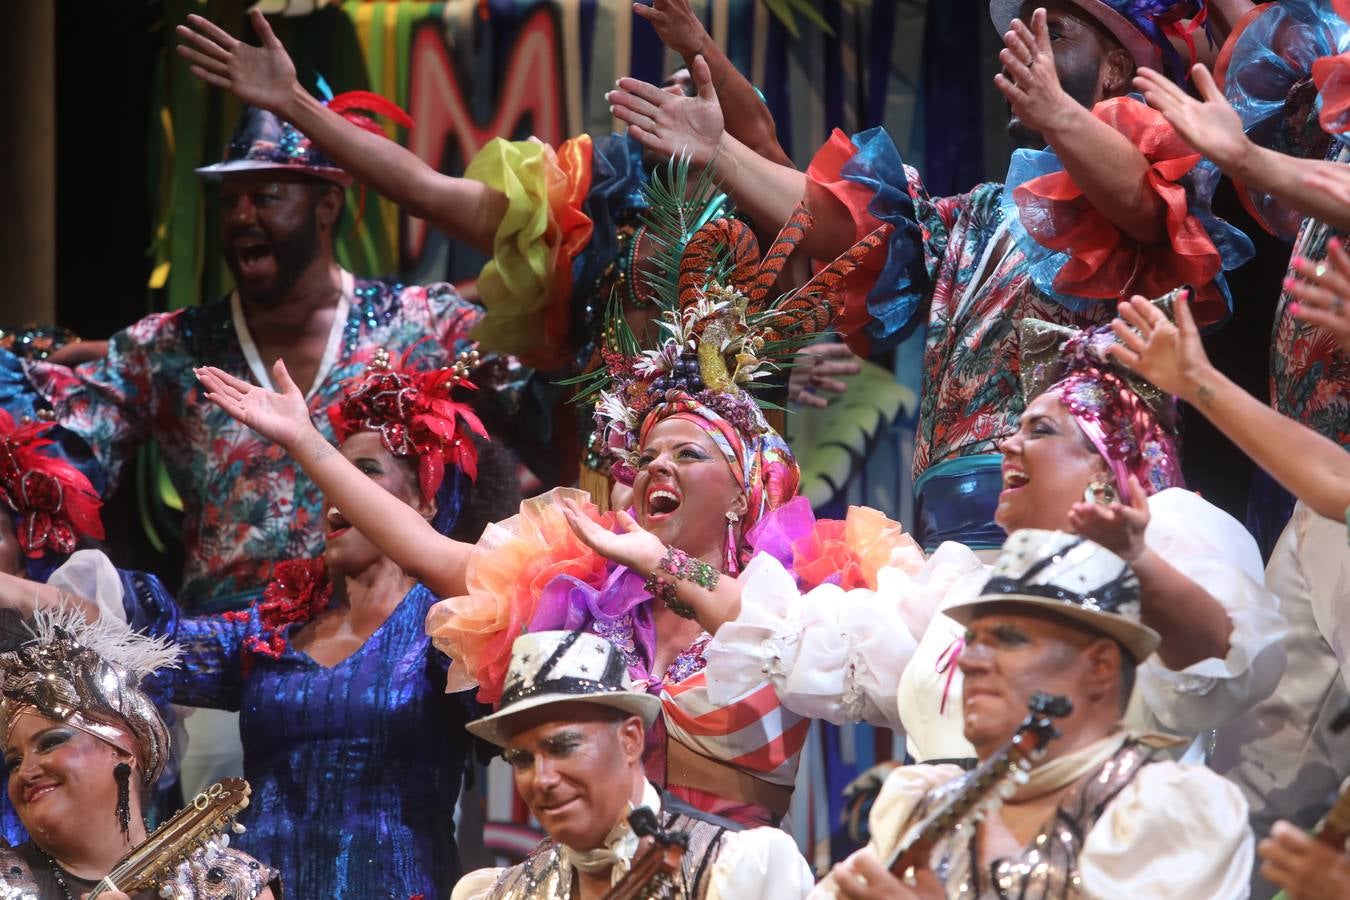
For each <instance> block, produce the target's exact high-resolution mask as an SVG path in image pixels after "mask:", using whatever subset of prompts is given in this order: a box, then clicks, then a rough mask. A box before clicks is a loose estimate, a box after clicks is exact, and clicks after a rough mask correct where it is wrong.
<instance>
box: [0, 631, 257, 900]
mask: <svg viewBox="0 0 1350 900" xmlns="http://www.w3.org/2000/svg"><path fill="white" fill-rule="evenodd" d="M177 659H178V649H177V648H175V647H173V646H172V645H170V644H168V643H167V642H165V641H162V640H157V639H153V638H149V637H146V636H144V635H140V634H137V633H135V632H133V631H131V630H130V629H129V628H128V627H127V626H126V624H125V623H122V622H118V621H116V620H115V619H113V618H103V619H100V620H98V621H97V622H92V623H90V622H87V621H86V619H85V617H84V614H83V612H82V611H80V610H77V609H75V608H66V609H65V610H60V609H43V610H39V611H37V612H36V613H35V615H34V617H33V625H32V629H31V630H29V628H28V627H27V623H25V622H24V621H22V620H21V619H20V618H19V617H18V616H16V615H15V614H14V613H12V612H6V613H5V614H4V616H3V618H0V695H3V700H2V701H0V720H2V721H3V724H4V753H5V769H6V770H7V772H8V773H9V781H8V788H9V790H8V795H9V800H10V802H11V803H12V804H13V805H14V808H15V809H16V810H18V813H19V818H20V819H21V820H22V822H23V824H24V826H25V827H26V828H27V829H28V833H29V834H30V835H31V838H30V839H29V840H28V841H27V842H26V843H23V844H20V845H19V846H18V847H15V848H14V851H13V856H11V857H10V858H8V859H7V860H6V862H7V865H6V866H4V867H3V868H0V893H3V896H5V897H11V896H14V897H32V898H36V900H76V898H79V897H83V896H86V892H90V891H93V892H94V894H93V895H97V896H102V897H116V896H124V895H118V894H115V893H111V892H109V893H102V892H100V891H99V888H101V887H103V885H102V884H101V880H102V879H103V878H104V877H105V876H107V875H108V874H109V873H110V872H111V871H112V869H113V867H114V865H115V864H116V863H117V862H118V861H119V860H120V859H122V858H123V857H124V856H125V855H126V854H127V853H128V852H129V851H131V850H132V849H133V848H135V847H137V846H138V845H140V844H141V843H142V842H144V841H145V840H146V837H147V831H146V826H145V822H144V820H143V818H142V810H143V803H144V800H145V798H146V796H148V795H149V793H150V792H151V790H152V789H153V788H154V786H155V782H156V781H158V780H159V777H160V774H161V773H162V772H163V771H164V766H165V763H166V762H167V760H168V758H169V751H170V747H169V732H168V729H167V728H166V727H165V724H164V720H163V719H161V718H160V715H159V712H158V711H157V710H156V708H155V704H154V702H153V701H152V700H151V699H150V697H149V695H148V694H146V692H145V689H144V682H145V681H146V680H147V679H149V678H151V677H152V676H154V674H155V672H156V671H157V670H162V669H164V668H171V667H172V666H174V665H176V661H177ZM226 843H227V842H222V841H220V840H219V839H217V840H213V841H212V842H211V843H210V844H208V845H206V846H205V847H204V848H203V849H200V850H197V851H196V852H194V853H192V855H191V856H189V857H188V859H187V861H186V862H184V863H182V864H181V865H180V866H179V867H178V869H177V871H176V872H175V873H174V874H173V875H172V877H171V878H169V879H168V880H167V881H166V882H165V883H164V884H163V885H162V887H161V891H160V893H159V896H162V897H170V898H182V900H188V898H217V897H234V898H237V900H253V898H262V900H272V898H276V900H280V898H281V885H280V880H279V877H278V874H277V872H276V870H274V869H271V868H269V867H268V866H265V865H263V864H261V863H259V862H258V861H256V860H254V859H253V858H251V857H249V856H247V855H245V854H243V853H240V852H239V851H237V850H234V849H226ZM5 890H8V891H10V893H5V892H4V891H5ZM25 891H27V893H25ZM91 896H92V895H91ZM153 896H155V894H153V893H151V892H146V893H144V894H140V895H138V896H137V900H149V898H151V897H153Z"/></svg>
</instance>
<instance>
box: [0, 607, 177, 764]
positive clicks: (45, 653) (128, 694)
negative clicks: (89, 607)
mask: <svg viewBox="0 0 1350 900" xmlns="http://www.w3.org/2000/svg"><path fill="white" fill-rule="evenodd" d="M180 653H181V651H180V649H179V648H178V647H177V646H175V645H174V644H172V643H170V642H169V641H167V640H165V639H163V638H152V637H148V636H146V635H143V634H140V633H138V632H136V631H134V630H133V629H132V628H131V627H130V626H128V625H127V624H126V623H125V622H121V621H118V620H117V619H114V618H111V617H108V616H103V617H100V618H99V619H97V620H95V621H93V622H90V621H87V620H86V619H85V616H84V611H83V610H82V609H80V608H79V607H76V606H73V605H63V606H61V607H57V608H51V609H40V610H38V611H37V612H36V613H34V615H33V617H32V621H31V622H26V621H23V620H22V619H19V618H18V617H17V615H14V614H11V615H9V616H5V617H4V619H3V620H0V695H2V696H3V699H0V717H3V719H4V724H5V734H6V735H8V733H9V731H10V729H11V728H13V725H14V722H15V720H16V719H17V718H18V716H20V715H21V714H23V713H25V712H36V713H37V714H39V715H41V716H44V717H45V718H48V719H51V720H53V721H58V722H65V723H67V724H69V725H72V726H74V727H76V728H79V729H81V730H83V731H86V732H88V733H90V734H92V735H94V736H95V737H98V738H100V739H102V740H105V741H107V742H108V743H110V744H112V745H114V746H116V747H119V748H120V749H123V750H125V751H127V752H129V753H132V754H133V755H135V756H137V757H138V758H139V759H140V760H141V761H142V763H143V771H142V773H141V774H142V778H143V779H144V781H145V782H146V784H153V783H154V782H155V781H157V780H158V779H159V776H160V774H161V773H162V772H163V770H164V764H165V762H166V761H167V760H168V757H169V734H168V729H167V728H165V725H164V720H163V719H162V718H161V717H160V714H159V711H158V710H157V709H156V708H155V704H154V702H153V701H152V700H151V699H150V697H149V696H148V695H147V694H146V693H145V690H144V689H143V686H142V685H143V682H144V680H145V679H146V678H148V677H149V676H150V675H152V674H154V673H155V672H156V671H158V670H159V669H163V668H174V667H176V666H177V664H178V657H179V655H180Z"/></svg>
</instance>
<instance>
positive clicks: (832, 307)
mask: <svg viewBox="0 0 1350 900" xmlns="http://www.w3.org/2000/svg"><path fill="white" fill-rule="evenodd" d="M713 179H714V176H713V172H712V170H711V169H704V170H703V172H702V173H701V174H699V175H698V177H697V178H696V179H694V180H693V181H692V183H691V181H690V177H689V164H688V161H687V160H679V161H676V160H672V161H671V163H670V164H669V166H667V167H666V169H665V171H664V172H661V171H658V172H657V173H656V174H655V175H654V176H653V178H652V179H651V181H650V183H649V185H648V187H647V199H648V202H649V208H648V211H647V213H646V216H645V225H646V228H647V233H648V235H649V236H650V237H649V239H650V240H651V241H652V242H653V246H654V247H655V252H654V254H653V255H652V257H651V259H650V260H649V261H648V263H647V264H646V265H645V267H644V270H643V271H641V274H640V276H639V277H642V278H643V279H644V280H645V281H646V283H647V285H648V287H649V288H650V290H651V293H652V294H653V296H654V297H655V302H656V304H657V305H658V306H659V307H660V309H661V314H660V328H661V335H660V339H659V343H658V345H657V346H656V347H655V348H653V349H649V350H642V349H640V348H639V345H638V341H637V339H636V338H635V337H634V335H633V334H632V332H631V330H630V329H629V328H628V325H627V323H626V321H625V320H624V318H623V315H622V309H621V308H620V306H619V304H618V303H616V302H613V301H611V303H610V307H609V314H608V319H607V324H606V333H605V343H604V347H603V349H602V351H601V352H602V355H603V358H604V367H603V368H602V369H600V370H597V371H596V372H593V373H590V374H588V375H586V376H583V377H582V378H579V379H576V382H575V383H577V384H579V386H580V390H579V391H578V399H579V400H583V401H593V402H594V404H595V417H596V432H595V436H594V438H593V440H594V441H596V442H597V445H598V448H599V449H602V450H603V451H604V452H605V453H607V454H608V455H609V456H610V458H611V460H612V462H613V465H612V468H611V474H613V475H614V476H615V477H616V478H617V479H619V480H620V481H624V482H631V481H632V478H633V476H634V475H635V473H636V463H637V455H638V448H639V447H640V446H641V444H642V441H643V437H644V436H645V435H646V433H647V431H648V430H649V429H650V428H651V427H652V426H653V425H655V424H656V423H657V422H658V421H660V420H662V419H665V418H668V417H669V416H672V415H685V416H687V417H692V418H699V419H702V420H704V421H703V423H701V424H703V425H704V427H705V429H707V430H708V431H709V433H710V434H712V435H713V437H714V439H715V440H717V442H718V444H719V446H721V447H722V449H723V452H724V453H726V454H727V456H728V461H729V462H730V463H731V465H732V470H733V472H736V473H737V475H738V478H739V479H740V481H741V484H742V486H743V487H745V488H746V490H747V493H748V494H749V495H750V509H751V513H750V517H751V520H752V521H753V520H754V519H757V518H758V517H759V515H760V514H762V512H763V510H764V509H765V508H772V507H775V506H778V505H780V504H781V503H785V502H786V501H787V500H789V499H791V498H792V496H793V495H794V494H795V493H796V487H797V480H798V474H797V467H796V462H795V460H793V458H792V454H791V452H790V451H789V450H788V448H787V445H786V443H784V442H783V439H782V438H781V437H780V436H779V435H778V434H777V433H776V432H774V431H773V429H772V428H770V427H769V425H768V423H767V422H766V421H765V419H764V415H763V413H762V412H761V410H760V404H759V403H758V402H757V401H756V399H755V397H754V396H753V394H752V393H751V392H752V391H753V390H754V389H755V388H756V387H758V386H759V384H760V382H761V381H762V380H763V379H764V378H765V377H766V376H767V375H769V374H770V373H772V372H774V371H776V370H777V371H781V370H785V369H786V368H787V367H788V366H790V365H791V360H792V357H793V356H794V355H795V353H796V352H797V350H798V349H800V348H801V346H802V345H803V344H805V343H807V342H809V341H810V340H812V339H813V338H815V337H816V336H818V335H819V334H820V333H822V332H824V331H826V330H828V329H829V327H830V325H831V323H832V322H833V321H834V320H835V318H836V317H837V315H838V313H839V311H840V304H841V303H842V300H841V297H840V295H839V293H838V290H839V288H840V286H841V282H842V281H843V279H844V277H845V276H846V275H848V273H849V272H851V271H853V270H854V269H855V268H857V267H858V265H859V264H860V263H861V262H862V261H863V260H864V259H865V258H866V257H867V255H868V254H869V253H871V252H872V250H874V249H875V248H876V247H878V246H880V245H882V244H883V243H885V241H886V238H887V237H888V235H889V234H890V231H891V226H889V225H882V226H881V227H880V228H878V229H877V230H876V231H874V232H872V233H871V234H869V235H868V236H867V237H865V238H864V239H863V240H861V241H859V242H858V243H857V244H855V245H854V246H853V247H851V248H850V249H849V250H847V251H846V252H845V253H844V254H843V255H841V256H840V257H839V258H838V259H836V260H835V261H834V262H832V263H830V264H829V265H828V266H826V267H824V268H823V269H821V270H820V271H819V272H818V273H817V274H816V275H815V276H814V277H812V278H811V279H810V280H809V281H808V282H807V283H806V284H804V285H802V286H801V287H799V288H797V289H796V290H793V291H789V292H787V293H778V292H777V291H776V290H775V285H776V284H777V282H778V278H779V275H780V274H781V273H782V271H783V267H784V265H785V264H786V262H787V260H788V258H789V257H790V256H791V255H792V252H793V250H794V249H795V248H796V246H797V243H798V242H799V241H800V240H801V239H802V237H803V236H804V235H805V234H806V233H807V232H808V231H809V230H810V229H811V227H812V225H813V219H812V216H811V215H810V213H808V212H807V211H806V209H805V208H804V207H801V206H798V207H797V209H796V211H795V212H794V213H793V214H792V216H791V217H790V218H789V219H788V221H787V224H785V225H784V226H783V229H782V231H781V232H780V233H779V234H778V237H777V238H776V239H775V240H774V242H773V244H772V245H771V246H770V248H769V251H768V253H766V254H764V255H763V256H762V257H761V255H760V252H759V243H758V241H757V240H756V238H755V235H754V232H753V231H752V230H751V228H750V226H749V225H747V224H746V223H745V222H743V221H741V220H739V219H736V218H730V217H723V218H718V219H714V220H713V221H711V222H707V223H706V224H701V225H697V226H696V223H697V222H698V215H699V212H700V211H701V210H703V209H704V208H706V206H707V203H708V199H709V197H710V196H711V195H712V194H713V193H714V191H715V190H716V188H715V183H714V180H713ZM747 527H748V524H747Z"/></svg>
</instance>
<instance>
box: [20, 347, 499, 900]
mask: <svg viewBox="0 0 1350 900" xmlns="http://www.w3.org/2000/svg"><path fill="white" fill-rule="evenodd" d="M473 362H474V358H473V355H472V354H466V355H465V356H464V357H462V358H461V359H460V360H459V361H458V362H457V363H456V364H455V365H454V366H453V367H448V368H441V369H432V370H428V371H416V370H410V369H405V368H400V367H398V366H397V365H395V364H394V363H393V362H392V361H391V360H390V359H389V358H388V355H387V354H384V353H377V354H376V357H375V359H374V360H373V361H372V362H371V364H370V365H369V366H368V368H367V370H366V372H365V374H364V375H362V376H361V377H359V378H356V379H353V380H352V381H350V382H348V383H347V385H346V386H345V388H344V397H343V399H342V400H340V401H339V402H337V403H335V404H333V405H332V406H331V407H330V408H329V410H328V418H329V420H330V422H331V426H330V427H331V428H332V431H333V433H334V434H336V435H338V436H339V439H340V441H341V445H340V449H338V450H335V449H334V448H332V447H331V445H329V444H327V443H326V442H324V444H323V446H324V447H325V448H326V449H327V451H328V452H329V453H331V454H332V455H333V456H335V457H338V458H341V459H343V460H345V461H347V464H348V465H350V466H352V467H353V470H354V471H355V472H356V473H357V477H359V478H360V479H361V480H362V481H364V482H365V483H366V484H368V485H370V487H371V488H372V489H374V490H375V491H377V492H378V493H379V494H381V495H383V496H384V497H387V498H388V499H389V500H390V502H391V503H393V504H395V505H397V506H398V507H399V508H400V509H402V510H406V511H407V513H408V514H409V515H412V516H415V517H417V520H418V521H419V522H421V523H422V524H423V526H424V527H425V528H426V530H427V532H428V533H431V534H435V535H438V536H439V535H442V534H445V533H448V532H449V531H450V530H451V528H452V527H453V526H454V523H455V520H456V518H457V517H458V516H459V514H460V512H461V511H462V509H463V508H464V505H465V503H466V500H467V498H468V496H469V493H470V490H471V481H472V479H473V477H474V475H475V472H476V469H477V461H478V448H477V445H476V443H475V436H476V435H477V434H481V431H482V426H481V424H480V423H479V422H478V420H477V418H476V417H475V416H474V414H473V412H472V410H471V409H470V408H469V406H468V404H467V403H465V402H464V401H463V400H462V399H460V398H458V397H456V396H454V395H453V394H452V392H453V391H454V390H455V389H457V388H469V387H472V385H471V383H470V382H469V381H468V369H469V367H470V366H471V365H472V363H473ZM276 374H277V378H278V383H279V384H281V385H283V386H284V387H285V388H286V389H287V390H288V391H290V392H292V393H293V394H294V396H295V398H296V403H297V410H298V415H299V417H300V418H301V419H303V420H304V421H305V422H306V423H311V424H310V428H311V429H312V430H313V433H314V435H315V438H316V440H320V441H322V438H321V437H318V435H319V432H318V430H317V427H316V426H314V425H313V424H312V421H311V419H310V415H309V412H308V403H307V401H306V400H305V399H304V397H303V396H302V395H301V394H300V390H299V388H298V387H297V386H296V385H295V384H294V382H292V381H290V379H289V377H288V376H287V375H286V374H285V367H284V365H283V364H280V363H279V364H278V367H277V370H276ZM240 383H243V382H240ZM325 508H326V510H327V514H326V515H325V517H324V523H325V526H326V527H325V532H326V536H325V546H324V551H323V554H322V555H321V556H318V557H315V558H313V559H307V560H294V561H287V562H284V563H281V564H279V565H277V566H276V567H275V571H274V575H273V580H272V581H271V582H270V583H269V584H268V586H267V588H266V589H265V591H264V592H263V599H262V600H261V601H260V602H259V603H256V604H254V605H253V606H251V607H250V608H249V609H247V610H244V611H239V612H229V613H224V614H221V615H215V616H199V617H189V616H187V615H185V614H183V613H182V612H181V611H180V610H179V608H178V606H177V605H176V604H175V603H174V602H173V600H172V599H171V598H170V597H169V596H168V595H167V593H166V592H165V591H164V590H163V588H162V587H160V586H159V584H158V582H155V581H153V579H151V580H150V582H149V583H147V584H144V585H141V586H140V589H138V590H136V591H135V592H134V593H129V594H128V595H126V596H125V597H123V598H121V600H122V602H124V603H125V605H126V612H127V615H128V618H129V620H130V622H131V624H132V625H133V626H135V627H137V628H139V629H141V630H143V631H145V632H147V633H149V634H153V635H157V636H161V637H163V638H166V639H168V640H170V641H172V642H174V644H175V645H177V646H178V647H180V648H181V652H182V665H181V668H179V669H178V670H176V671H174V672H172V673H167V674H166V675H165V676H164V679H165V681H166V682H167V685H168V687H169V689H170V692H171V694H172V696H173V699H174V700H175V701H176V702H179V703H184V704H188V705H192V706H206V707H212V708H220V709H233V710H239V711H240V718H239V729H240V735H241V737H242V740H243V746H244V774H245V776H246V777H247V778H248V780H249V781H250V783H251V784H252V785H253V791H254V794H253V802H252V804H251V805H250V806H249V808H248V810H247V811H246V812H245V814H244V815H243V816H242V819H241V820H242V821H243V822H244V823H245V824H247V825H248V826H249V831H248V833H247V834H245V836H244V837H243V838H242V839H241V843H242V844H243V846H245V847H247V848H248V849H250V850H253V851H256V852H257V853H258V854H259V855H260V856H262V857H265V858H266V859H268V860H269V861H270V862H271V863H272V864H273V865H275V866H277V867H278V869H279V870H280V871H281V872H282V873H283V875H284V876H285V879H286V882H287V884H288V886H290V888H291V890H292V891H293V892H294V893H295V894H296V896H300V897H328V896H361V897H385V898H396V900H406V898H408V897H409V896H413V895H416V894H419V893H420V894H424V895H425V896H428V897H435V896H442V897H443V896H445V895H446V893H447V892H448V891H449V890H450V887H451V885H453V884H454V882H455V880H456V879H457V877H458V875H459V869H458V866H459V863H458V859H457V856H456V849H455V840H454V823H453V819H452V811H453V810H454V808H455V802H456V799H457V797H458V795H459V790H460V786H461V782H462V778H463V774H464V768H465V764H466V761H467V758H468V738H467V735H466V734H465V733H464V723H465V721H467V720H468V718H469V717H470V716H471V714H472V712H471V710H470V708H469V704H468V702H467V700H468V698H467V697H465V696H447V695H446V693H445V673H446V669H447V667H448V665H449V660H447V659H446V658H445V657H444V656H442V655H441V654H440V653H438V652H437V651H436V650H435V649H433V648H432V647H431V644H430V641H429V639H428V638H427V636H426V634H425V632H424V630H423V621H424V620H425V618H426V615H427V611H428V610H429V609H430V608H431V606H432V604H433V603H434V602H435V601H436V600H437V593H436V592H435V591H433V590H431V589H429V588H428V587H427V586H425V585H423V584H419V583H417V582H416V579H414V578H413V577H410V576H408V575H405V574H404V572H403V571H402V570H401V569H400V568H399V566H398V565H397V564H396V563H395V562H393V561H391V560H390V559H389V558H388V557H387V556H384V555H382V554H381V553H380V551H379V550H378V549H376V547H375V546H374V545H372V544H371V542H370V541H369V540H368V539H367V537H366V536H365V535H364V534H363V533H362V531H360V530H359V529H355V528H352V527H351V524H350V523H349V522H348V521H347V520H346V519H344V518H343V517H342V515H341V514H340V513H339V512H338V511H337V509H335V508H334V507H333V505H332V502H331V501H330V502H329V503H328V504H326V506H325ZM16 599H17V600H19V601H20V602H21V603H23V604H26V605H27V606H30V607H31V605H32V604H33V603H34V602H37V603H39V604H41V605H44V606H52V605H55V604H58V603H60V602H61V598H60V596H59V595H58V594H57V592H56V591H55V590H53V589H50V588H41V589H37V590H36V591H35V589H34V588H33V586H32V585H31V584H30V585H29V586H28V590H27V592H26V594H23V595H20V596H19V597H18V598H16ZM83 599H85V600H86V601H88V600H89V599H92V598H83ZM86 611H87V613H88V615H89V616H90V618H91V619H93V618H97V617H98V615H99V611H98V610H97V609H96V608H94V606H93V604H91V603H86Z"/></svg>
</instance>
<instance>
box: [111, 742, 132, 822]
mask: <svg viewBox="0 0 1350 900" xmlns="http://www.w3.org/2000/svg"><path fill="white" fill-rule="evenodd" d="M113 780H114V781H116V782H117V824H118V825H121V826H122V837H124V838H126V839H127V840H128V841H130V840H131V766H129V765H127V764H126V763H124V762H120V763H118V764H117V765H115V766H113Z"/></svg>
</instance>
